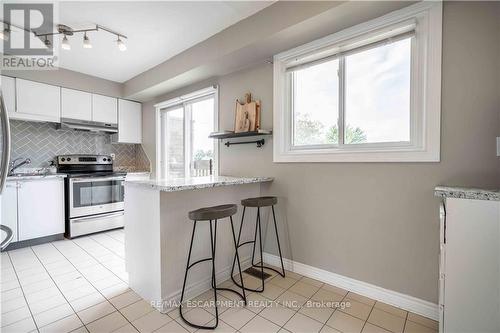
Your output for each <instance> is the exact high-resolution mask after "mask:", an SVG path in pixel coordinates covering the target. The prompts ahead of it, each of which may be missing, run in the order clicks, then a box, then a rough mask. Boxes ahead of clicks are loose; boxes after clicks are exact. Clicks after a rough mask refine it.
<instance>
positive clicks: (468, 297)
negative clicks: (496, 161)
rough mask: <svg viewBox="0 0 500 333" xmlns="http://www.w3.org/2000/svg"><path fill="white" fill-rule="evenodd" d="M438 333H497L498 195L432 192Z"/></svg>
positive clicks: (448, 189)
mask: <svg viewBox="0 0 500 333" xmlns="http://www.w3.org/2000/svg"><path fill="white" fill-rule="evenodd" d="M435 194H436V195H437V196H439V197H442V198H443V202H442V206H441V219H440V221H441V223H440V235H441V236H440V260H439V308H440V332H450V333H451V332H453V333H459V332H500V195H499V192H498V191H495V190H494V191H488V190H481V189H468V188H457V187H437V188H436V191H435Z"/></svg>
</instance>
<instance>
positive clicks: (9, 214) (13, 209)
mask: <svg viewBox="0 0 500 333" xmlns="http://www.w3.org/2000/svg"><path fill="white" fill-rule="evenodd" d="M1 221H2V224H3V225H6V226H7V227H9V228H10V229H11V230H12V234H13V235H12V241H13V242H17V241H18V240H19V239H18V238H17V182H7V184H6V185H5V190H4V191H3V193H2V220H1Z"/></svg>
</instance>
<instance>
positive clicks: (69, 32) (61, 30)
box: [0, 20, 127, 51]
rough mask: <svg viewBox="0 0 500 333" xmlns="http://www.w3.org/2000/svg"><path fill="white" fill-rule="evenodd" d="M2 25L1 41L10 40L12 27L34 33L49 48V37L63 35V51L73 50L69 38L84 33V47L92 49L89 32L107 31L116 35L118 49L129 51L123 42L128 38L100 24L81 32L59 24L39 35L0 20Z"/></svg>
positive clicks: (31, 31) (34, 31) (50, 44)
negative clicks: (55, 27)
mask: <svg viewBox="0 0 500 333" xmlns="http://www.w3.org/2000/svg"><path fill="white" fill-rule="evenodd" d="M0 23H1V24H2V25H3V26H4V27H3V29H1V30H0V39H3V40H9V39H10V32H11V31H10V28H11V26H13V27H15V28H16V29H19V30H24V31H26V32H29V33H32V34H33V35H34V36H35V37H38V38H40V39H41V40H43V43H44V44H45V46H47V47H51V46H52V41H51V40H50V39H49V38H48V37H50V36H54V35H63V39H62V42H61V48H62V49H63V50H71V44H70V43H69V39H68V36H73V35H74V34H77V33H83V47H84V48H86V49H91V48H92V43H91V42H90V38H89V37H88V36H87V32H89V31H95V32H99V31H105V32H107V33H110V34H112V35H115V36H116V37H117V39H116V45H117V46H118V49H119V50H120V51H126V50H127V45H126V44H125V43H124V41H123V39H127V36H125V35H122V34H121V33H118V32H116V31H113V30H111V29H108V28H106V27H103V26H102V25H98V24H96V25H95V26H94V27H93V28H88V29H79V30H74V29H72V28H71V27H69V26H67V25H64V24H58V25H57V31H54V32H44V33H39V32H37V31H36V30H30V29H25V28H23V27H19V26H16V25H13V24H11V23H10V22H6V21H2V20H0Z"/></svg>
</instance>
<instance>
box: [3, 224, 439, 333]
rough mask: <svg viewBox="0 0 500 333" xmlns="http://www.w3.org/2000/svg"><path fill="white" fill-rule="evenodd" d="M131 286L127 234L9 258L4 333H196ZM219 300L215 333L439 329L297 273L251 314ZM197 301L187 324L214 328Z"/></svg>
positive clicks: (256, 296) (250, 281)
mask: <svg viewBox="0 0 500 333" xmlns="http://www.w3.org/2000/svg"><path fill="white" fill-rule="evenodd" d="M269 273H273V272H269ZM127 279H128V278H127V273H126V272H125V263H124V233H123V230H115V231H110V232H106V233H101V234H97V235H91V236H86V237H82V238H77V239H74V240H63V241H57V242H52V243H48V244H43V245H38V246H33V247H29V248H24V249H19V250H13V251H9V252H4V253H2V254H1V280H0V281H1V292H2V294H1V329H0V330H1V332H2V333H3V332H5V333H7V332H35V331H38V332H54V333H65V332H75V333H80V332H82V333H83V332H99V333H101V332H138V331H139V332H165V333H166V332H194V331H195V330H194V329H192V328H191V327H189V326H187V325H186V324H184V322H183V321H182V320H181V319H180V318H179V311H178V310H173V311H171V312H169V313H168V314H162V313H160V312H158V311H156V310H155V309H153V308H152V307H151V306H150V304H148V303H147V302H146V301H144V300H142V299H141V298H140V297H139V296H138V295H137V294H136V293H134V292H133V291H132V290H130V289H129V288H128V285H127ZM244 281H245V284H246V285H247V286H248V287H251V288H256V287H258V286H259V283H260V281H259V280H257V279H255V278H254V277H252V276H250V275H245V276H244ZM221 285H223V286H230V285H232V283H231V282H230V281H226V282H223V283H222V284H221ZM218 295H219V296H218V301H219V302H220V307H219V316H220V320H219V326H218V327H217V329H216V330H215V331H216V332H242V333H247V332H280V333H286V332H293V333H295V332H336V333H338V332H343V333H350V332H358V333H359V332H395V333H397V332H407V333H413V332H423V333H427V332H437V323H436V322H435V321H432V320H429V319H426V318H423V317H421V316H418V315H416V314H413V313H409V312H407V311H404V310H401V309H398V308H395V307H392V306H390V305H387V304H384V303H380V302H376V301H374V300H372V299H369V298H366V297H363V296H361V295H357V294H354V293H351V292H348V291H346V290H343V289H339V288H337V287H334V286H330V285H327V284H324V283H322V282H320V281H316V280H313V279H310V278H307V277H303V276H300V275H298V274H295V273H292V272H287V277H286V278H281V277H280V276H279V275H276V274H273V276H272V277H271V278H270V279H268V280H267V281H266V287H265V291H264V293H249V294H248V300H249V304H248V305H247V306H246V307H244V306H234V305H235V304H234V302H233V303H231V301H235V300H237V298H236V297H235V295H234V294H232V293H230V292H227V291H222V292H219V293H218ZM195 300H197V301H201V302H197V303H196V305H197V306H196V307H192V306H191V307H187V308H186V313H185V316H186V317H187V318H188V319H189V320H193V321H195V322H197V323H199V324H203V325H211V324H213V323H214V320H215V317H214V314H215V312H214V308H213V304H211V303H210V300H213V292H211V291H207V292H206V293H204V294H202V295H200V296H198V297H197V298H195ZM319 304H323V305H326V306H322V307H317V305H319ZM339 305H340V307H339ZM342 305H345V306H342Z"/></svg>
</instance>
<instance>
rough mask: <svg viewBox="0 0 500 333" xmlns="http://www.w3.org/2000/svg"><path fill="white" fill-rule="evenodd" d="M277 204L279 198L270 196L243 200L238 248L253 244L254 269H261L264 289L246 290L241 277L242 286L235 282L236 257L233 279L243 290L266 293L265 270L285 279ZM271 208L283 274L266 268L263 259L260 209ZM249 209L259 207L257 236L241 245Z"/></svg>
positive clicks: (256, 223)
mask: <svg viewBox="0 0 500 333" xmlns="http://www.w3.org/2000/svg"><path fill="white" fill-rule="evenodd" d="M277 203H278V198H277V197H271V196H269V197H257V198H248V199H243V200H241V205H242V206H243V214H242V216H241V226H240V231H239V233H238V241H237V248H239V247H240V246H243V245H247V244H253V250H252V267H260V272H261V281H262V287H261V289H250V288H246V287H245V286H244V284H243V279H241V276H240V279H241V282H242V283H241V284H239V283H238V282H237V281H235V280H234V277H233V271H234V265H235V262H236V259H237V258H236V257H234V258H233V266H232V268H231V279H232V280H233V282H234V283H235V284H236V285H237V286H238V287H240V288H243V289H245V290H248V291H254V292H263V291H264V268H266V269H270V270H272V271H275V272H276V273H278V274H279V275H281V276H282V277H285V267H284V266H283V257H282V255H281V246H280V238H279V236H278V226H277V225H276V215H275V213H274V205H276V204H277ZM269 206H271V209H272V212H273V221H274V231H275V232H276V241H277V243H278V252H279V255H280V260H281V272H280V271H278V270H276V269H274V268H272V267H267V266H264V260H263V258H262V230H261V226H260V208H261V207H269ZM247 207H257V219H256V221H255V234H254V238H253V241H247V242H243V243H240V239H241V230H243V221H244V218H245V210H246V208H247ZM257 229H259V245H260V265H257V264H255V263H254V259H255V246H256V243H257ZM238 260H239V259H238Z"/></svg>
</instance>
